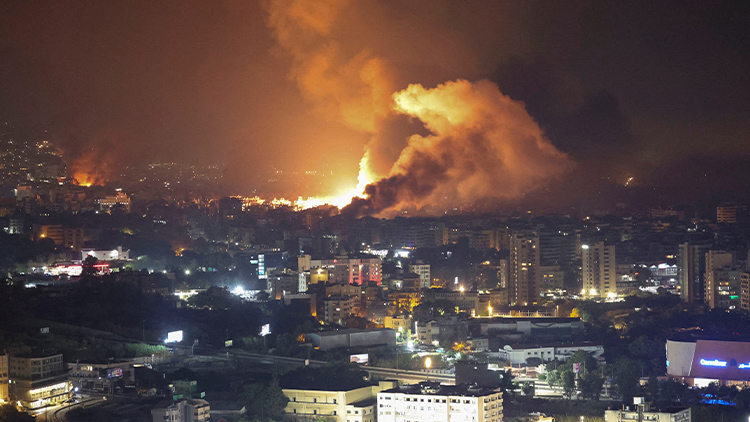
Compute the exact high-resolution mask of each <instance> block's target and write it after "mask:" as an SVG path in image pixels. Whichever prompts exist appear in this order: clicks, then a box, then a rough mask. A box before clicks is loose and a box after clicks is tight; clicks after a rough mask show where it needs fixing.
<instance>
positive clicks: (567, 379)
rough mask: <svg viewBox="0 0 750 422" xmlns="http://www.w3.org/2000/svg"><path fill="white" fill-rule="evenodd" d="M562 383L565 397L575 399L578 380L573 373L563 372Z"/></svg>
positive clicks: (561, 375)
mask: <svg viewBox="0 0 750 422" xmlns="http://www.w3.org/2000/svg"><path fill="white" fill-rule="evenodd" d="M560 381H561V382H562V388H563V395H565V396H566V397H568V398H571V397H573V394H575V392H576V378H575V374H573V371H569V370H564V371H562V373H561V374H560Z"/></svg>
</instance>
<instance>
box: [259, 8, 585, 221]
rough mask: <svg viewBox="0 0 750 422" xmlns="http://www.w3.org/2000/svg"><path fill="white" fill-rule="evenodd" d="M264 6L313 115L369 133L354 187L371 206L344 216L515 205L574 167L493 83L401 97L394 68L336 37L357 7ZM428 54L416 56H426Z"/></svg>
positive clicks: (415, 88) (462, 83) (410, 91)
mask: <svg viewBox="0 0 750 422" xmlns="http://www.w3.org/2000/svg"><path fill="white" fill-rule="evenodd" d="M265 8H266V11H267V13H268V19H267V24H268V26H269V28H270V29H271V30H272V32H273V34H274V38H275V39H276V40H277V46H278V49H279V51H280V52H281V53H283V55H285V56H286V57H288V58H290V59H291V70H290V72H289V77H290V78H291V79H292V80H293V81H294V82H295V83H296V85H297V87H298V88H299V90H300V92H301V93H302V95H303V97H304V98H305V99H306V100H308V101H309V102H310V103H311V104H312V105H313V107H314V110H315V112H317V113H319V114H320V115H322V116H324V117H325V118H326V119H328V120H329V121H334V122H343V123H344V124H345V125H346V126H347V127H349V128H351V129H354V130H356V131H358V132H360V133H366V134H369V135H370V141H369V143H368V144H367V145H366V146H365V149H364V154H363V156H362V159H361V161H360V174H359V186H358V190H357V193H360V192H362V190H363V189H364V193H365V196H366V199H361V198H359V199H355V200H354V202H353V203H352V204H351V205H350V206H349V207H348V209H347V211H346V212H352V213H354V214H357V215H364V214H380V213H387V212H389V211H391V210H393V209H396V208H418V209H421V208H424V207H428V206H429V207H431V209H451V208H454V207H459V206H460V207H465V206H470V205H473V204H475V203H477V202H478V201H480V200H482V201H486V200H510V199H517V198H520V197H521V196H523V195H524V194H525V193H527V192H529V191H531V190H534V189H536V188H538V187H540V186H541V185H543V184H544V183H545V182H546V181H548V180H549V179H550V178H552V177H555V176H558V175H560V174H562V173H563V172H565V171H566V170H567V169H569V168H570V166H571V161H570V159H569V158H568V157H567V156H566V155H565V154H563V153H561V152H560V151H558V150H557V149H555V147H554V146H553V145H552V144H551V143H550V142H549V141H548V140H547V139H546V137H545V135H544V133H543V132H542V130H541V129H540V128H539V126H538V125H537V124H536V123H535V122H534V120H533V119H532V118H531V117H530V116H529V114H528V113H527V112H526V110H525V108H524V105H523V104H522V103H519V102H516V101H513V100H512V99H510V98H509V97H507V96H505V95H503V94H502V93H501V92H500V91H499V89H498V88H497V86H496V85H494V84H493V83H491V82H489V81H486V80H482V81H480V82H477V83H474V84H472V83H470V82H468V81H466V80H457V81H455V82H448V83H445V84H442V85H439V86H437V87H436V88H433V89H425V88H424V87H423V86H422V85H409V86H408V88H406V89H404V90H402V91H399V92H397V91H398V89H397V88H396V86H397V82H396V80H403V79H404V75H398V76H396V75H394V73H396V72H393V71H392V69H395V67H396V66H394V65H393V64H391V63H390V62H389V61H388V60H386V59H384V58H383V56H381V55H378V54H376V53H373V52H372V51H371V50H368V49H367V48H362V47H359V46H352V45H351V44H352V43H350V42H347V40H345V39H341V37H340V34H339V33H338V32H337V28H339V27H340V26H341V25H344V26H346V25H347V23H348V22H349V21H350V19H348V17H350V16H355V17H359V18H361V15H362V7H361V6H360V5H358V4H350V2H349V1H345V0H325V1H316V2H309V1H304V0H296V1H288V0H271V1H269V2H267V3H266V4H265ZM368 12H369V13H368V15H370V16H377V15H378V11H377V10H369V11H368ZM376 19H377V18H376ZM346 32H347V33H352V32H351V31H346ZM386 32H387V31H386ZM355 33H356V31H355ZM449 44H450V43H447V42H446V43H443V44H442V45H449ZM365 45H367V44H365ZM435 45H436V46H437V45H441V44H440V43H437V44H435ZM466 45H470V44H468V43H467V44H466ZM440 48H445V47H440ZM458 50H461V49H458ZM426 51H429V50H426ZM426 51H425V52H418V53H417V52H415V54H420V55H422V56H425V59H427V58H428V56H429V53H426ZM465 51H467V50H464V52H462V53H461V54H463V55H466V54H467V53H466V52H465ZM442 56H443V57H451V56H453V55H449V54H446V55H442ZM396 57H400V54H396ZM433 59H434V58H433ZM449 62H450V60H447V61H446V63H447V64H448V63H449ZM466 62H472V60H466V61H464V63H466ZM399 63H403V61H402V60H399ZM436 67H437V66H436ZM448 67H449V68H450V71H449V72H448V73H456V72H457V71H460V66H457V65H456V64H449V66H448ZM464 67H465V68H466V69H465V71H464V72H459V73H466V74H468V75H471V74H472V70H471V69H472V68H476V67H477V65H476V64H467V65H464ZM420 73H422V72H420ZM406 77H407V78H408V75H406ZM433 79H434V78H433ZM441 80H444V79H441ZM418 81H419V82H423V79H419V80H418ZM402 86H406V84H403V85H402ZM394 92H395V94H394ZM409 119H411V120H412V121H416V122H418V123H421V124H422V125H423V127H424V128H423V129H422V128H420V129H422V130H423V131H424V129H426V130H427V131H428V132H429V134H427V133H425V134H424V135H425V136H422V135H411V136H408V134H410V133H415V132H419V131H418V130H414V128H413V127H412V128H410V131H409V132H406V133H405V132H404V128H406V127H409V125H408V122H406V123H407V124H404V121H406V120H409ZM412 123H413V122H412ZM411 126H413V124H412V125H411ZM378 180H379V181H378Z"/></svg>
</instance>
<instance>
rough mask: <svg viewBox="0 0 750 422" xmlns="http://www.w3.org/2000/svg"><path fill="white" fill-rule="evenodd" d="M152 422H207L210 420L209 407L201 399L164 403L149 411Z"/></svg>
mask: <svg viewBox="0 0 750 422" xmlns="http://www.w3.org/2000/svg"><path fill="white" fill-rule="evenodd" d="M151 420H152V421H153V422H165V421H179V422H208V421H210V420H211V406H210V405H209V403H208V402H207V401H206V400H203V399H189V400H179V401H175V402H173V401H171V400H169V401H164V402H162V403H159V404H157V405H156V407H154V408H153V409H151Z"/></svg>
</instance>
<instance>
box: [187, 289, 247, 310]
mask: <svg viewBox="0 0 750 422" xmlns="http://www.w3.org/2000/svg"><path fill="white" fill-rule="evenodd" d="M187 302H188V304H189V305H190V306H194V307H196V308H210V309H227V308H229V307H231V306H232V305H233V304H239V303H240V300H239V298H238V297H237V296H235V295H233V294H232V292H230V291H229V290H227V289H225V288H222V287H217V286H211V287H209V288H208V289H207V290H206V291H204V292H200V293H198V294H196V295H193V296H191V297H189V298H188V300H187Z"/></svg>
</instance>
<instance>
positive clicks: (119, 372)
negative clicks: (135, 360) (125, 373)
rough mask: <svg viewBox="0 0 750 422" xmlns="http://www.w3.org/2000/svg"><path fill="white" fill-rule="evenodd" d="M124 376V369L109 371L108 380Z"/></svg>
mask: <svg viewBox="0 0 750 422" xmlns="http://www.w3.org/2000/svg"><path fill="white" fill-rule="evenodd" d="M121 376H122V368H112V369H107V378H118V377H121Z"/></svg>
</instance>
